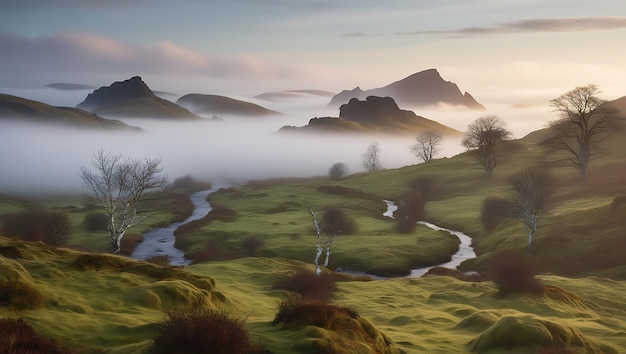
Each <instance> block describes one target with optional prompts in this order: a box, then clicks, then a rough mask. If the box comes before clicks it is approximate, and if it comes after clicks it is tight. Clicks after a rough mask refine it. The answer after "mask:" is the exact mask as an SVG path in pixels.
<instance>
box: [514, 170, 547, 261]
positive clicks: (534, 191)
mask: <svg viewBox="0 0 626 354" xmlns="http://www.w3.org/2000/svg"><path fill="white" fill-rule="evenodd" d="M510 185H511V189H512V190H513V193H514V197H513V199H512V201H511V203H510V207H511V210H510V216H511V217H513V218H515V219H517V220H519V221H520V222H521V223H522V224H523V225H524V227H525V228H526V231H527V232H528V251H529V252H530V250H531V247H532V242H533V237H534V235H535V233H536V232H537V229H538V228H539V224H540V222H541V220H542V219H543V217H544V216H545V215H546V214H548V213H550V211H551V210H552V209H553V208H554V206H555V204H554V198H553V197H554V193H555V190H556V181H555V179H554V177H553V176H552V174H551V173H550V172H549V171H548V170H547V169H546V168H545V167H543V166H539V165H537V166H532V167H529V168H527V169H524V170H522V171H521V172H519V173H517V174H515V175H513V177H511V179H510Z"/></svg>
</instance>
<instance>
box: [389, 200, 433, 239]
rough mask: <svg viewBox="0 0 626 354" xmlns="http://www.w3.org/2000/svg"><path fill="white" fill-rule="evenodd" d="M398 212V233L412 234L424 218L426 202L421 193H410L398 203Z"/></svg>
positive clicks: (396, 215)
mask: <svg viewBox="0 0 626 354" xmlns="http://www.w3.org/2000/svg"><path fill="white" fill-rule="evenodd" d="M397 205H398V210H397V211H396V212H395V218H396V222H397V223H396V231H398V232H400V233H407V234H408V233H412V232H413V231H415V225H416V224H417V222H418V221H419V220H420V219H421V218H422V217H423V216H424V208H425V207H426V200H425V199H424V197H423V196H422V194H421V192H418V191H408V192H406V193H405V194H404V195H403V196H402V197H401V199H400V201H399V202H398V204H397Z"/></svg>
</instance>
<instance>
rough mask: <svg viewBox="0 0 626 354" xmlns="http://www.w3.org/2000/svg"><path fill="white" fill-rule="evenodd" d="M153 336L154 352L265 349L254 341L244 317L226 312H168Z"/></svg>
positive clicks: (227, 353)
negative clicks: (251, 339)
mask: <svg viewBox="0 0 626 354" xmlns="http://www.w3.org/2000/svg"><path fill="white" fill-rule="evenodd" d="M166 316H167V318H166V319H165V320H164V321H163V322H162V323H160V324H159V326H158V327H159V333H158V334H157V336H156V337H155V338H154V353H155V354H171V353H181V354H182V353H186V354H194V353H199V354H200V353H201V354H210V353H223V354H231V353H242V354H245V353H263V352H264V348H263V346H262V345H260V344H253V343H252V342H251V341H250V335H249V334H248V331H247V330H246V329H245V328H244V323H245V321H244V320H239V319H235V318H233V317H231V316H230V315H228V314H227V313H225V312H218V311H212V310H195V311H190V312H184V313H179V312H167V313H166Z"/></svg>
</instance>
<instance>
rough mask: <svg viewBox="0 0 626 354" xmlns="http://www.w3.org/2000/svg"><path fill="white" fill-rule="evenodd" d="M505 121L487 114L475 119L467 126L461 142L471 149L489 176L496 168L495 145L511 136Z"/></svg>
mask: <svg viewBox="0 0 626 354" xmlns="http://www.w3.org/2000/svg"><path fill="white" fill-rule="evenodd" d="M505 125H506V124H505V122H504V121H502V120H501V119H500V118H499V117H498V116H494V115H489V116H484V117H480V118H478V119H476V120H475V121H473V122H472V123H471V124H470V125H469V126H468V127H467V131H466V132H465V135H464V136H463V140H462V142H461V144H462V145H463V146H465V148H467V150H469V151H471V152H472V153H473V154H474V155H475V157H476V159H477V160H478V161H479V162H480V164H481V165H482V166H483V169H484V170H485V173H486V174H487V177H491V175H492V174H493V169H494V168H496V165H497V161H496V146H497V145H498V144H500V143H501V142H502V141H505V140H508V139H510V137H511V132H510V131H508V130H507V129H506V128H505Z"/></svg>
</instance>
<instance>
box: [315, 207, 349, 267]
mask: <svg viewBox="0 0 626 354" xmlns="http://www.w3.org/2000/svg"><path fill="white" fill-rule="evenodd" d="M306 211H307V212H308V213H309V215H311V218H312V219H313V226H314V227H315V236H316V239H315V247H316V249H317V252H316V254H315V260H314V264H315V273H316V274H317V275H320V273H321V271H322V270H321V268H320V264H319V260H320V257H321V256H322V253H324V252H326V259H325V260H324V267H328V262H329V260H330V248H331V246H332V245H333V243H335V240H336V239H337V236H338V235H339V234H341V233H352V232H354V230H355V228H356V226H355V225H354V221H352V220H351V219H349V218H348V217H347V216H346V215H345V213H344V212H343V210H341V209H337V208H332V207H327V208H326V212H325V213H324V216H323V218H322V220H321V221H320V220H318V217H317V211H316V210H315V209H313V208H312V207H308V208H307V209H306Z"/></svg>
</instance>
